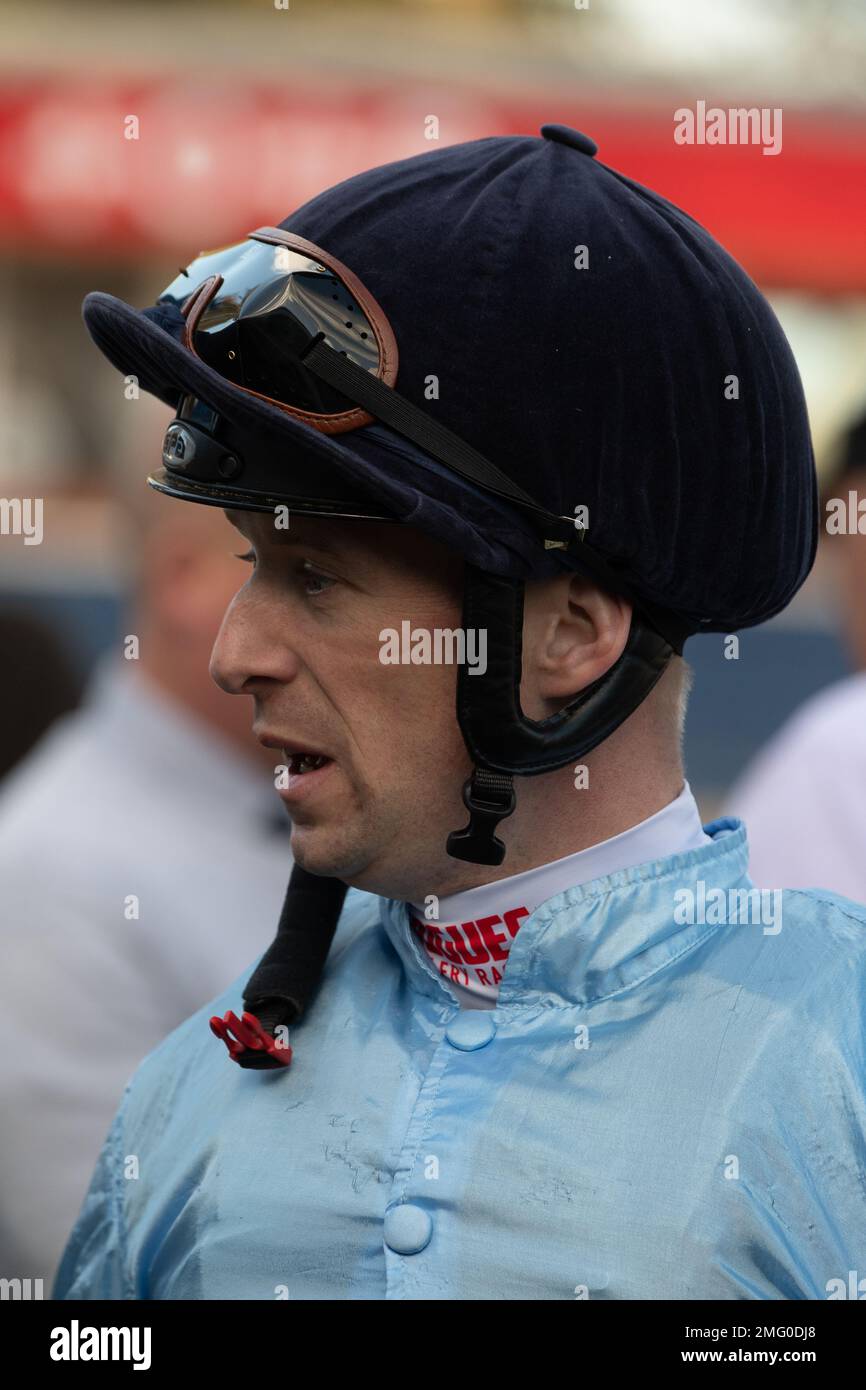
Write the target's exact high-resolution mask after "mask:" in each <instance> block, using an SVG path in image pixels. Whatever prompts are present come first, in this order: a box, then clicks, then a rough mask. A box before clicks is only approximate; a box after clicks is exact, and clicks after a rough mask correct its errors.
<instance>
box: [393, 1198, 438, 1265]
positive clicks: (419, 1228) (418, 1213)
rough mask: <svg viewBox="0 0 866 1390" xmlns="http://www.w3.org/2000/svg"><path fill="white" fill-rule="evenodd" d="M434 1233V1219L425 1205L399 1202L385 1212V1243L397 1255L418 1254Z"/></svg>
mask: <svg viewBox="0 0 866 1390" xmlns="http://www.w3.org/2000/svg"><path fill="white" fill-rule="evenodd" d="M432 1234H433V1221H432V1218H431V1216H430V1213H429V1212H427V1211H424V1209H423V1207H415V1206H413V1205H412V1203H411V1202H398V1203H397V1205H396V1206H393V1207H389V1208H388V1210H387V1211H386V1212H385V1227H384V1235H385V1244H386V1245H387V1246H388V1249H389V1250H393V1251H394V1253H395V1254H397V1255H417V1254H418V1252H419V1250H423V1249H424V1246H425V1245H427V1243H428V1242H429V1240H430V1237H431V1236H432Z"/></svg>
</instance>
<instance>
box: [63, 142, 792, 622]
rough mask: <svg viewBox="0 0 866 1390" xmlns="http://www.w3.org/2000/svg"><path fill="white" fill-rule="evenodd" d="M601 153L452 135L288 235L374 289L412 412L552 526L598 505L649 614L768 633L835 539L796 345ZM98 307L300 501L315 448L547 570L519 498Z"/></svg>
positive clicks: (375, 175) (504, 552)
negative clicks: (339, 428) (272, 392)
mask: <svg viewBox="0 0 866 1390" xmlns="http://www.w3.org/2000/svg"><path fill="white" fill-rule="evenodd" d="M594 153H595V145H594V144H593V142H592V141H591V140H589V139H588V137H586V136H583V135H581V134H580V133H579V132H576V131H571V130H570V129H568V128H566V127H562V126H555V125H548V126H544V127H543V128H542V136H541V137H540V138H539V137H535V136H504V137H499V136H497V137H490V138H487V139H481V140H474V141H470V142H467V143H464V144H458V145H451V146H447V147H446V148H444V149H434V150H430V151H428V152H425V153H424V154H422V155H418V156H414V157H412V158H409V159H404V160H400V161H397V162H395V163H391V164H386V165H383V166H380V167H377V168H374V169H370V170H368V171H366V172H364V173H361V174H358V175H356V176H354V177H352V178H350V179H347V180H345V181H343V182H342V183H339V184H337V185H335V186H334V187H333V188H329V189H327V190H326V191H324V192H323V193H321V194H319V195H318V196H317V197H315V198H313V199H312V200H310V201H309V202H307V203H305V204H304V205H303V206H302V207H300V208H299V209H297V211H295V212H294V213H293V214H292V215H291V216H290V217H288V218H286V220H285V221H284V222H282V223H281V224H280V225H281V226H282V227H283V228H285V229H286V230H289V231H292V232H294V233H297V234H299V235H301V236H303V237H305V238H306V239H308V240H309V241H311V242H313V243H315V244H316V245H318V246H321V247H322V248H323V249H325V250H327V251H329V252H330V253H331V254H333V255H335V256H336V257H337V258H338V259H339V260H340V261H342V262H343V263H344V264H345V265H347V266H349V267H350V268H351V269H352V270H353V272H354V273H355V274H356V275H357V276H358V278H359V279H360V280H361V282H362V283H363V284H364V285H365V286H366V288H367V289H368V290H369V291H370V292H371V293H372V294H373V295H374V296H375V298H376V300H377V301H378V302H379V304H380V305H381V306H382V308H383V309H384V311H385V313H386V315H387V317H388V320H389V322H390V324H391V326H392V328H393V330H394V333H395V336H396V340H397V345H398V349H399V372H398V377H397V380H396V383H395V385H396V389H397V390H398V391H399V392H400V393H401V395H402V396H404V397H405V398H407V399H408V400H409V401H410V402H412V403H413V404H414V405H416V406H417V407H418V408H419V409H420V410H422V411H424V412H426V413H427V414H429V415H430V416H432V417H433V418H435V419H437V420H439V421H441V423H442V424H444V425H446V426H447V427H449V428H450V429H451V430H453V431H454V432H455V433H456V434H457V435H458V436H460V438H462V439H464V440H466V441H468V442H469V443H470V444H472V445H474V446H475V447H476V448H477V449H479V450H480V451H481V452H482V453H483V454H484V455H485V456H486V457H487V458H488V459H491V460H493V461H494V462H495V464H496V465H497V466H498V467H499V468H500V469H502V470H503V471H504V472H505V473H506V474H508V475H509V477H511V478H512V479H513V480H514V481H515V482H516V483H517V484H518V485H519V486H520V487H521V488H523V490H524V491H526V492H527V493H529V494H530V495H531V496H532V497H533V498H534V499H535V500H536V501H538V502H539V503H540V504H542V505H543V506H544V507H546V508H547V509H548V510H549V511H551V512H552V513H554V514H556V515H560V516H571V515H574V512H575V508H577V507H584V508H586V509H587V514H588V522H589V525H588V532H587V539H588V541H589V542H590V543H591V546H592V550H593V551H594V552H595V553H597V554H600V555H601V556H603V557H604V559H605V561H606V562H607V564H608V565H609V566H610V567H611V568H612V570H613V571H614V572H616V573H621V574H622V576H623V580H624V582H625V583H627V584H628V585H629V586H630V587H631V588H632V590H633V591H634V592H636V593H638V594H640V595H642V596H643V597H644V598H645V599H646V600H648V601H649V602H652V603H654V604H656V605H658V606H659V607H660V608H662V609H665V610H673V611H674V612H676V613H678V614H680V615H684V616H685V617H686V618H687V619H688V620H689V621H690V622H691V623H693V625H694V628H695V630H704V631H723V632H729V631H733V630H735V629H737V628H740V627H748V626H752V625H754V624H755V623H759V622H762V621H764V620H765V619H767V618H769V617H772V616H773V615H774V614H775V613H777V612H779V611H780V610H781V609H782V608H784V607H785V605H786V604H787V603H788V602H789V601H790V599H791V598H792V596H793V595H794V593H795V592H796V591H797V589H798V588H799V586H800V585H801V584H802V583H803V581H804V579H805V578H806V576H807V574H808V572H809V570H810V568H811V565H812V563H813V560H814V556H815V549H816V544H817V529H818V522H817V512H818V509H817V490H816V478H815V468H814V460H813V454H812V446H811V440H810V435H809V426H808V419H807V413H806V407H805V402H804V398H803V392H802V386H801V383H800V378H799V375H798V371H797V367H796V364H795V362H794V358H793V355H792V353H791V350H790V347H789V345H788V342H787V340H786V338H785V335H784V333H783V331H782V329H781V326H780V325H779V323H778V320H777V319H776V317H775V315H774V313H773V311H772V309H771V308H770V306H769V305H768V303H767V302H766V300H765V299H764V297H763V296H762V295H761V294H760V292H759V291H758V289H757V288H756V286H755V285H754V284H753V283H752V281H751V280H750V279H749V277H748V276H747V275H746V274H745V272H744V271H743V270H742V269H741V267H740V266H739V265H738V264H737V263H736V262H735V261H734V260H733V259H732V258H731V257H730V256H729V255H728V254H727V253H726V252H725V251H724V250H723V249H722V248H721V247H720V246H719V244H718V243H717V242H716V241H715V240H714V239H713V238H712V237H711V236H710V235H709V233H708V232H707V231H705V230H704V229H703V228H702V227H701V226H700V225H699V224H698V223H696V222H695V221H694V220H693V219H692V218H690V217H689V216H688V215H687V214H686V213H684V212H682V211H681V210H680V209H678V208H676V207H675V206H674V205H673V204H671V203H670V202H668V201H666V200H665V199H664V198H662V197H660V196H659V195H657V194H655V193H653V192H652V191H650V190H649V189H647V188H644V187H642V186H641V185H639V184H637V183H635V182H633V181H632V180H630V179H628V178H626V177H624V176H623V175H622V174H619V173H617V172H616V171H614V170H612V169H609V168H608V167H606V166H605V165H604V164H602V163H601V162H600V161H599V160H598V159H596V158H595V157H594ZM581 248H583V249H581ZM84 317H85V321H86V324H87V327H88V329H89V331H90V333H91V335H92V336H93V338H94V340H95V341H96V343H97V345H98V346H99V347H100V349H101V350H102V351H103V352H104V353H105V355H106V356H107V357H108V358H109V360H110V361H112V362H113V363H114V365H115V366H117V367H118V368H120V369H121V370H122V371H124V372H128V373H130V372H131V373H135V374H136V375H137V376H138V379H139V382H140V385H141V386H142V388H143V389H145V390H147V391H150V392H153V393H154V394H155V395H157V396H159V397H160V398H161V399H162V400H164V401H166V402H167V403H169V404H171V405H173V406H176V405H177V403H178V400H179V399H180V397H182V396H183V395H185V394H186V393H192V394H193V395H196V396H199V397H200V398H201V399H203V400H205V401H206V402H207V403H208V404H209V405H210V406H212V407H213V408H214V409H215V410H217V411H218V412H219V413H220V414H221V415H222V416H223V417H224V418H225V419H226V420H227V421H230V422H231V423H232V424H233V425H234V426H236V427H237V428H238V429H242V430H243V431H244V432H245V434H246V435H247V437H249V438H254V439H256V440H258V441H260V444H261V447H262V449H263V450H267V451H269V452H270V454H271V456H273V453H274V451H275V450H276V451H277V457H278V459H279V464H280V467H282V468H283V469H284V470H285V474H286V478H287V484H288V490H289V491H290V490H291V489H290V475H291V466H292V459H293V458H298V457H300V456H301V455H303V456H304V457H306V458H314V459H315V460H316V461H317V463H318V464H319V465H320V467H321V468H322V469H324V470H330V471H333V473H334V475H335V476H336V477H337V478H340V477H342V478H344V479H345V480H346V482H347V483H351V485H352V487H353V488H354V489H355V490H357V489H360V490H361V491H362V492H364V493H367V494H368V495H369V498H370V502H371V504H376V505H378V507H380V508H382V507H384V508H385V510H386V511H387V512H388V513H390V514H392V515H394V516H395V517H396V518H398V519H400V520H402V521H404V522H406V523H409V524H411V525H413V526H417V527H418V528H419V529H420V530H422V531H425V532H426V533H428V534H429V535H431V536H433V537H434V538H436V539H438V540H440V541H443V542H444V543H446V544H448V545H451V546H453V547H455V548H456V549H459V550H461V551H462V552H463V553H464V555H465V556H466V558H467V559H469V560H470V561H472V562H473V563H475V564H478V565H480V566H482V567H484V568H486V569H488V570H489V571H490V572H492V573H498V574H513V575H523V576H528V575H530V574H534V573H549V572H551V557H550V556H544V554H543V552H541V553H539V547H538V545H537V542H536V543H535V544H534V545H529V547H528V548H527V541H526V536H525V532H524V529H523V528H522V527H521V525H520V524H519V519H518V518H516V515H515V513H514V512H513V511H512V509H511V508H510V507H508V506H505V505H503V506H500V505H495V504H492V503H491V502H490V499H489V498H486V499H485V498H484V497H483V496H481V495H480V494H479V493H478V491H477V490H476V489H474V488H472V487H471V486H470V485H468V484H467V483H466V482H465V481H464V480H461V479H459V478H456V477H454V476H453V475H450V474H449V472H448V470H447V469H446V468H444V467H442V466H441V465H438V464H437V463H436V462H435V461H433V460H430V459H429V458H425V456H424V454H423V453H422V452H421V451H419V450H416V449H414V448H413V447H412V446H411V445H407V443H406V441H405V440H401V439H400V438H399V436H397V435H394V434H393V433H392V432H391V431H390V430H388V429H386V428H385V427H384V426H382V425H380V424H375V425H372V426H362V427H361V428H358V429H355V430H352V431H349V432H348V433H344V434H340V435H334V436H326V435H323V434H321V433H319V432H318V431H316V430H314V429H312V428H310V427H309V426H307V425H305V424H304V423H303V422H301V421H299V420H296V419H294V418H292V417H291V416H287V415H286V414H284V413H283V412H281V411H279V410H277V409H276V408H274V407H272V406H270V405H268V403H267V402H266V401H262V400H258V399H256V398H254V397H251V396H249V395H248V394H247V393H245V392H243V391H242V390H240V389H239V388H237V387H235V386H233V385H232V384H231V383H229V382H227V381H225V380H224V379H223V378H222V377H220V376H219V374H218V373H217V372H215V371H213V370H212V369H211V368H210V367H208V366H207V365H206V364H205V363H203V362H201V361H199V360H198V359H197V358H195V357H194V356H193V355H192V354H191V353H190V352H189V351H188V350H187V349H186V348H185V347H184V346H183V345H182V344H181V342H180V337H181V334H182V329H183V323H182V320H180V316H179V314H178V312H177V310H176V309H173V307H172V306H168V305H165V304H163V305H161V306H160V305H157V306H155V307H153V308H151V309H146V310H143V311H139V310H135V309H133V308H131V307H130V306H129V305H126V304H124V303H123V302H122V301H120V300H118V299H115V298H113V297H112V296H110V295H105V294H91V295H88V296H87V299H86V300H85V305H84ZM431 377H435V378H436V381H437V391H436V394H435V398H433V399H430V398H429V395H430V392H429V389H428V385H429V381H430V378H431ZM169 486H170V480H169ZM222 493H223V495H224V496H226V497H228V498H229V499H230V496H231V488H230V486H226V485H225V484H224V485H223V488H222ZM222 505H231V502H230V500H229V501H223V502H222ZM554 563H555V561H554Z"/></svg>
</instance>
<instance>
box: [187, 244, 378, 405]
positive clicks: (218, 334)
mask: <svg viewBox="0 0 866 1390" xmlns="http://www.w3.org/2000/svg"><path fill="white" fill-rule="evenodd" d="M211 275H221V276H222V277H223V283H222V285H221V286H220V288H219V289H218V290H217V292H216V294H215V295H214V297H213V299H212V300H211V301H210V303H209V304H208V305H207V307H206V308H205V310H204V312H203V313H202V315H201V317H200V318H199V320H198V323H197V324H196V326H195V330H194V333H193V345H194V347H195V351H196V352H197V354H198V356H199V357H201V359H202V360H203V361H204V362H206V363H207V364H208V365H209V366H211V367H213V368H214V370H216V371H218V372H219V373H220V375H221V376H224V377H225V378H226V379H227V380H228V381H232V382H234V383H235V384H236V385H237V386H242V387H245V388H246V389H248V390H251V391H256V392H258V393H259V394H260V395H262V396H268V397H269V398H270V399H271V400H275V401H280V402H281V403H282V404H284V405H291V406H294V407H295V408H296V409H299V410H306V411H312V412H314V413H317V414H323V415H333V414H338V413H340V412H342V411H345V410H351V409H353V408H354V409H357V406H356V405H355V402H354V401H350V400H348V399H347V398H346V397H345V396H343V395H341V394H340V393H339V392H337V391H335V390H334V389H333V388H332V387H330V386H329V385H328V384H327V383H326V382H323V381H322V380H321V379H320V378H318V377H316V376H315V375H314V374H313V373H312V372H311V371H310V370H309V368H307V367H305V366H304V364H303V363H302V362H299V361H298V360H297V359H298V353H299V352H300V351H301V350H302V349H303V348H305V347H306V346H307V343H308V342H309V339H310V336H311V334H315V333H323V334H324V335H325V341H326V342H327V343H328V345H329V346H330V347H332V348H333V349H334V350H335V351H337V352H342V353H344V354H345V355H346V356H347V357H349V358H350V360H351V361H353V362H355V363H356V364H357V365H358V366H359V367H363V368H364V369H365V370H367V371H370V372H372V373H374V374H375V373H376V372H377V371H378V368H379V346H378V342H377V340H376V335H375V333H374V331H373V328H372V326H371V324H370V322H369V320H368V319H367V316H366V314H365V313H364V311H363V309H362V308H361V306H360V305H359V304H358V303H357V301H356V299H355V296H354V295H353V293H352V291H351V290H350V289H349V288H348V287H347V286H346V285H344V284H343V282H342V280H340V279H339V277H338V276H337V275H335V274H334V272H333V271H332V270H331V269H330V268H329V267H328V266H326V265H322V264H321V263H320V262H318V261H316V260H313V259H311V258H310V257H309V256H307V255H305V254H303V253H302V252H298V251H294V250H292V249H291V248H290V247H288V246H285V245H282V244H279V245H277V244H272V243H270V242H265V241H260V240H257V239H255V238H250V239H248V240H247V241H244V242H240V243H238V244H237V245H235V246H229V247H223V248H222V249H221V250H218V251H211V252H208V253H206V254H205V255H202V256H199V257H198V258H197V259H196V260H195V261H194V262H193V263H192V265H190V266H189V267H188V268H187V270H186V273H181V274H180V275H179V276H178V277H177V278H176V279H175V280H173V281H172V283H171V284H170V285H169V286H168V288H167V289H166V290H164V292H163V293H162V295H160V299H171V300H174V302H175V303H176V304H177V305H178V306H179V307H180V306H181V305H182V304H183V303H184V302H185V300H187V299H188V298H189V296H190V295H191V294H192V293H193V292H194V291H195V290H196V289H198V287H199V286H200V285H201V284H202V283H203V282H204V281H205V280H206V279H208V277H209V276H211Z"/></svg>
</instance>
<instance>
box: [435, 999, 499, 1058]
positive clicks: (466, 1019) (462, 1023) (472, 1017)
mask: <svg viewBox="0 0 866 1390" xmlns="http://www.w3.org/2000/svg"><path fill="white" fill-rule="evenodd" d="M495 1032H496V1024H495V1023H494V1022H493V1019H492V1018H491V1017H490V1014H489V1013H487V1012H486V1010H482V1009H463V1010H462V1012H461V1013H459V1014H458V1015H457V1017H456V1018H455V1019H453V1020H452V1022H451V1023H449V1024H448V1027H447V1028H446V1030H445V1036H446V1038H447V1039H448V1041H449V1042H450V1044H451V1046H452V1047H459V1048H460V1051H461V1052H474V1051H475V1049H476V1047H486V1046H487V1044H488V1043H489V1042H490V1041H491V1039H492V1038H493V1036H494V1034H495Z"/></svg>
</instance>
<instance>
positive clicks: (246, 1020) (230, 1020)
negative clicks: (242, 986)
mask: <svg viewBox="0 0 866 1390" xmlns="http://www.w3.org/2000/svg"><path fill="white" fill-rule="evenodd" d="M210 1030H211V1032H212V1033H213V1034H214V1035H215V1036H216V1037H218V1038H222V1040H223V1042H224V1043H225V1045H226V1047H227V1048H228V1050H229V1056H230V1057H231V1059H232V1061H233V1062H237V1060H238V1058H239V1057H241V1056H242V1055H243V1053H244V1052H246V1051H247V1050H248V1049H249V1051H251V1052H266V1053H267V1054H268V1056H269V1057H273V1058H274V1059H275V1061H277V1062H279V1063H280V1065H281V1066H284V1067H287V1066H288V1065H289V1063H290V1062H291V1060H292V1049H291V1048H290V1047H289V1046H288V1044H286V1045H285V1046H281V1045H280V1044H279V1043H278V1042H277V1040H276V1038H272V1037H271V1035H270V1033H266V1032H265V1030H264V1028H263V1027H262V1025H261V1024H260V1023H259V1020H258V1019H257V1018H256V1016H255V1014H250V1013H245V1014H244V1015H243V1018H238V1016H237V1014H235V1013H233V1012H232V1010H231V1009H229V1011H228V1013H227V1014H226V1016H225V1018H220V1017H219V1016H218V1015H217V1014H214V1016H213V1018H212V1019H211V1021H210ZM232 1034H234V1037H232Z"/></svg>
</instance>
